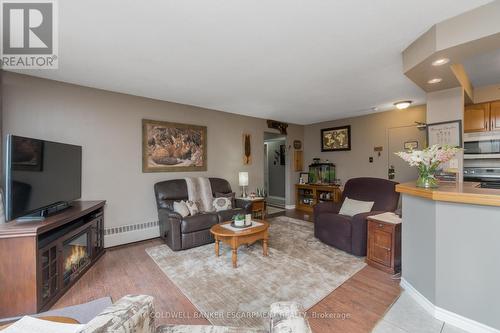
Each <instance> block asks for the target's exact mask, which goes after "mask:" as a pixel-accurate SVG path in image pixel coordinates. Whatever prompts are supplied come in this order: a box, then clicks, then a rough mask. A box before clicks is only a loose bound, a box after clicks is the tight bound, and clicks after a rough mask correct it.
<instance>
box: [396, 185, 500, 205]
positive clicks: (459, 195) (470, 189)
mask: <svg viewBox="0 0 500 333" xmlns="http://www.w3.org/2000/svg"><path fill="white" fill-rule="evenodd" d="M396 191H397V192H399V193H402V194H409V195H413V196H416V197H421V198H425V199H430V200H434V201H446V202H456V203H464V204H473V205H484V206H497V207H500V190H498V189H489V188H480V187H479V183H475V182H463V183H455V182H440V184H439V187H438V188H435V189H425V188H421V187H417V186H416V185H415V182H410V183H404V184H399V185H397V186H396Z"/></svg>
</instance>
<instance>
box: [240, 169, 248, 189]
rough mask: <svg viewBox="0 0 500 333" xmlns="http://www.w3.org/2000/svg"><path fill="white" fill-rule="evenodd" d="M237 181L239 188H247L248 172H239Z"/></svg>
mask: <svg viewBox="0 0 500 333" xmlns="http://www.w3.org/2000/svg"><path fill="white" fill-rule="evenodd" d="M239 181H240V186H248V172H240V174H239Z"/></svg>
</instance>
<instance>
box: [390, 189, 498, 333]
mask: <svg viewBox="0 0 500 333" xmlns="http://www.w3.org/2000/svg"><path fill="white" fill-rule="evenodd" d="M478 185H479V183H474V182H464V183H462V184H456V183H451V182H441V183H440V185H439V188H436V189H423V188H419V187H416V186H415V182H412V183H405V184H399V185H397V187H396V191H398V192H400V193H401V194H402V208H403V209H402V220H403V224H402V239H401V246H402V249H401V251H402V277H401V286H402V287H403V288H404V289H405V290H406V291H407V292H408V294H409V295H410V296H412V297H413V298H415V299H416V300H417V301H418V302H419V303H420V304H426V308H427V309H428V310H429V311H430V312H431V313H432V314H433V315H434V316H435V317H436V318H437V319H439V320H442V321H446V322H448V323H450V324H452V325H454V326H457V327H460V328H462V329H464V330H466V331H469V332H497V331H498V330H500V316H498V309H500V297H498V295H500V284H499V283H498V281H500V265H499V264H498V263H500V242H499V241H498V238H499V235H500V190H497V189H485V188H480V187H478Z"/></svg>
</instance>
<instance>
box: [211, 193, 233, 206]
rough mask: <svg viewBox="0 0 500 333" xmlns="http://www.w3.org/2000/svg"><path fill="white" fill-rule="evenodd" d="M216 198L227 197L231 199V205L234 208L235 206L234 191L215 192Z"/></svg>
mask: <svg viewBox="0 0 500 333" xmlns="http://www.w3.org/2000/svg"><path fill="white" fill-rule="evenodd" d="M215 197H216V198H229V199H230V200H231V207H233V208H235V207H236V193H234V192H232V193H219V192H216V193H215Z"/></svg>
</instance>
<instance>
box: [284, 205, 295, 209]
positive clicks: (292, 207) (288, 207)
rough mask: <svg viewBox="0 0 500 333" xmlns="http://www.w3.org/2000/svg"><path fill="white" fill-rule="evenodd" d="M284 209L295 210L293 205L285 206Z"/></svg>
mask: <svg viewBox="0 0 500 333" xmlns="http://www.w3.org/2000/svg"><path fill="white" fill-rule="evenodd" d="M285 209H295V205H285Z"/></svg>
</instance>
